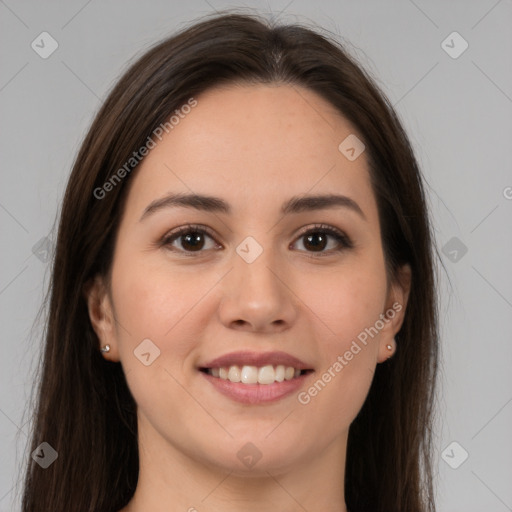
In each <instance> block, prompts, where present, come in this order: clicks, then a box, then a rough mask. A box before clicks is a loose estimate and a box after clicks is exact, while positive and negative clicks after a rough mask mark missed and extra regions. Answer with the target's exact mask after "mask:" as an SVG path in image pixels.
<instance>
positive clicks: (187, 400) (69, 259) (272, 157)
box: [23, 13, 437, 512]
mask: <svg viewBox="0 0 512 512" xmlns="http://www.w3.org/2000/svg"><path fill="white" fill-rule="evenodd" d="M433 252H434V250H433V242H432V237H431V231H430V224H429V219H428V212H427V206H426V202H425V196H424V191H423V186H422V181H421V175H420V171H419V169H418V165H417V162H416V160H415V157H414V155H413V152H412V149H411V146H410V143H409V141H408V139H407V136H406V134H405V133H404V131H403V129H402V127H401V125H400V122H399V120H398V119H397V116H396V114H395V113H394V111H393V109H392V107H391V106H390V104H389V103H388V101H387V100H386V99H385V97H384V96H383V94H382V93H381V92H380V91H379V90H378V89H377V87H376V86H375V85H374V84H373V82H372V81H371V79H370V78H369V77H368V76H367V75H366V74H365V72H364V71H363V70H362V69H361V68H360V67H359V66H358V65H357V64H356V63H355V62H354V61H353V60H352V59H351V58H350V57H349V56H348V55H347V54H346V53H345V52H344V50H343V48H342V47H341V46H340V45H339V44H338V43H336V42H335V41H329V40H328V39H327V38H325V37H323V36H321V35H320V34H318V33H316V32H314V31H312V30H310V29H307V28H304V27H300V26H297V25H291V26H273V27H272V26H269V25H268V23H267V22H266V21H265V20H261V19H259V18H257V17H256V16H245V15H238V14H230V13H227V14H222V15H218V16H215V17H213V18H211V19H207V20H206V21H204V20H203V21H201V22H199V23H196V24H195V25H193V26H192V27H190V28H188V29H187V30H184V31H182V32H181V33H179V34H177V35H175V36H173V37H171V38H169V39H167V40H165V41H163V42H161V43H159V44H158V45H156V46H155V47H153V48H152V49H150V50H149V51H148V52H147V53H146V54H145V55H143V56H142V57H141V58H140V59H139V60H138V61H137V62H135V63H134V64H133V65H132V66H131V67H130V69H128V71H127V72H126V73H125V74H124V76H123V77H122V78H121V79H120V80H119V81H118V83H117V85H116V86H115V87H114V89H113V90H112V92H111V93H110V95H109V97H108V98H107V100H106V101H105V103H104V105H103V106H102V108H101V110H100V111H99V113H98V114H97V116H96V119H95V120H94V122H93V124H92V126H91V128H90V130H89V133H88V134H87V136H86V138H85V141H84V142H83V145H82V147H81V149H80V151H79V154H78V156H77V159H76V163H75V165H74V168H73V171H72V174H71V177H70V179H69V183H68V186H67V190H66V194H65V198H64V204H63V209H62V214H61V220H60V227H59V234H58V240H57V248H56V257H55V262H54V266H53V277H52V286H51V297H50V302H49V311H48V324H47V332H46V349H45V354H44V361H43V366H42V375H41V384H40V388H39V389H38V403H37V408H36V411H35V421H34V429H33V440H32V445H31V453H32V457H31V459H30V465H29V467H28V469H27V474H26V480H25V489H24V496H23V510H24V512H29V511H30V512H34V511H36V510H37V511H64V510H72V511H74V512H78V511H107V512H112V511H115V512H118V511H120V510H121V511H122V512H140V511H147V510H151V511H155V512H158V511H163V510H165V511H178V510H183V511H185V510H189V511H194V510H197V511H199V512H202V511H210V510H211V511H214V510H215V511H218V510H222V511H231V510H246V511H252V510H258V511H261V510H283V511H284V510H286V511H295V510H307V511H309V512H314V511H317V510H322V511H347V510H348V511H350V512H362V511H371V512H384V511H386V512H426V511H433V510H434V508H435V507H434V501H433V490H432V482H431V475H432V473H431V462H430V454H431V452H430V442H431V439H430V436H431V425H432V412H433V397H434V385H435V375H436V362H437V310H436V302H435V281H434V272H433V261H432V255H433ZM42 443H47V444H44V445H42ZM49 454H51V457H50V455H49ZM43 461H44V463H43ZM43 466H46V467H43Z"/></svg>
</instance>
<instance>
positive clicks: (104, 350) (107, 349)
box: [101, 345, 110, 352]
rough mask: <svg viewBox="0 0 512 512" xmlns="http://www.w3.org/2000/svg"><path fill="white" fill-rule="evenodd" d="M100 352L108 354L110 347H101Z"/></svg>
mask: <svg viewBox="0 0 512 512" xmlns="http://www.w3.org/2000/svg"><path fill="white" fill-rule="evenodd" d="M101 352H110V345H105V346H104V347H101Z"/></svg>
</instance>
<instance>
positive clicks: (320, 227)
mask: <svg viewBox="0 0 512 512" xmlns="http://www.w3.org/2000/svg"><path fill="white" fill-rule="evenodd" d="M190 233H195V234H203V235H204V234H206V235H208V236H209V237H210V238H212V239H213V240H214V241H215V235H214V233H213V232H212V231H211V230H210V228H208V227H207V226H203V225H201V224H187V225H185V226H181V227H180V228H178V229H176V230H175V231H172V232H170V233H168V234H166V235H165V236H164V237H163V238H162V240H161V242H160V244H159V245H161V246H165V247H169V248H170V250H172V251H177V252H181V253H182V254H184V255H185V256H186V257H194V256H196V255H197V254H201V253H204V252H205V251H204V250H199V251H184V250H182V249H176V248H175V247H172V248H171V247H170V246H171V243H172V242H174V241H175V240H177V239H179V238H180V237H182V236H183V235H187V234H190ZM318 233H322V234H327V235H330V236H331V237H332V238H334V239H335V240H336V242H338V244H339V245H340V247H338V248H336V249H330V250H328V251H320V252H315V251H305V252H308V253H312V255H311V256H309V257H311V258H318V257H320V258H321V257H325V256H330V255H332V254H333V253H339V252H341V251H343V250H346V249H351V248H353V246H354V245H353V243H352V241H351V240H350V238H349V237H348V236H347V235H345V234H344V233H343V232H342V231H340V230H338V229H337V228H334V227H332V226H329V225H326V224H315V225H314V226H312V227H309V228H306V229H305V230H303V231H301V233H299V235H298V236H297V238H296V240H299V239H300V238H303V237H305V236H307V235H311V234H318ZM301 252H304V251H301Z"/></svg>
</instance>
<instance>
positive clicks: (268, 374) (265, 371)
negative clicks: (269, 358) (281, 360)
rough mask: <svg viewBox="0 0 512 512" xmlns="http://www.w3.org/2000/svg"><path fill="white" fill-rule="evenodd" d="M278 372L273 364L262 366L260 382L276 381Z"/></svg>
mask: <svg viewBox="0 0 512 512" xmlns="http://www.w3.org/2000/svg"><path fill="white" fill-rule="evenodd" d="M275 377H276V372H275V371H274V367H273V366H272V365H269V366H262V367H261V368H260V370H259V372H258V382H259V383H260V384H272V383H273V382H274V381H275Z"/></svg>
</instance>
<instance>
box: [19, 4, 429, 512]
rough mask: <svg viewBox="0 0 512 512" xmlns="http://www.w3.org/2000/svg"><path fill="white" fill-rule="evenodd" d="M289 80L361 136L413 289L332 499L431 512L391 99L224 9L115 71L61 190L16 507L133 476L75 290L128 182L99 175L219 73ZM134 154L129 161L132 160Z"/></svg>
mask: <svg viewBox="0 0 512 512" xmlns="http://www.w3.org/2000/svg"><path fill="white" fill-rule="evenodd" d="M234 82H238V83H273V84H277V83H284V84H290V85H292V86H293V85H300V86H302V87H306V88H308V89H310V90H311V91H314V92H316V93H317V94H318V95H320V96H321V97H322V98H324V99H325V100H327V101H328V102H329V103H331V104H332V105H333V106H334V107H336V109H337V110H338V111H339V112H340V114H341V115H343V116H344V117H345V118H346V119H348V120H349V121H350V122H351V123H352V124H353V125H354V126H355V127H356V128H357V130H358V132H359V133H360V134H361V135H362V137H363V140H364V144H365V145H366V152H365V155H366V157H367V159H368V162H369V166H370V174H371V181H372V186H373V190H374V193H375V196H376V199H377V204H378V210H379V216H380V223H381V232H382V244H383V248H384V253H385V258H386V264H387V268H388V272H389V277H390V278H391V279H393V278H396V276H397V275H398V274H397V270H398V269H399V267H400V265H402V264H404V263H409V265H410V266H411V269H412V285H411V292H410V295H409V301H408V305H407V310H406V315H405V319H404V323H403V325H402V328H401V330H400V332H399V333H398V335H397V336H396V340H397V347H398V349H397V353H396V354H395V356H394V357H393V358H391V359H390V360H389V361H388V362H386V363H385V364H379V365H377V369H376V373H375V376H374V380H373V383H372V386H371V389H370V391H369V395H368V397H367V399H366V401H365V403H364V405H363V407H362V409H361V411H360V413H359V415H358V416H357V418H356V419H355V420H354V422H353V424H352V425H351V427H350V432H349V439H348V448H347V460H346V474H345V497H346V503H347V507H348V508H349V510H350V511H351V512H364V511H371V512H427V511H428V512H432V511H434V510H435V505H434V500H433V486H432V463H431V443H432V439H431V437H432V424H433V405H434V401H435V396H434V390H435V377H436V373H437V358H438V323H437V321H438V320H437V318H438V312H437V302H436V292H435V286H436V285H435V282H436V279H435V273H434V266H433V255H434V252H435V249H434V245H433V236H432V232H431V227H430V221H429V216H428V210H427V204H426V197H425V192H424V188H423V187H424V185H423V184H422V177H421V175H420V170H419V167H418V164H417V161H416V159H415V156H414V154H413V151H412V148H411V144H410V142H409V140H408V138H407V135H406V134H405V133H404V130H403V128H402V126H401V124H400V121H399V119H398V117H397V115H396V113H395V112H394V110H393V108H392V106H391V104H390V102H389V101H388V100H387V98H386V97H385V95H384V94H383V93H382V92H381V91H380V90H379V89H378V87H377V86H376V85H375V83H374V81H373V79H372V78H371V77H370V76H369V74H368V73H367V72H366V71H364V70H363V69H362V68H361V66H360V65H358V64H357V63H356V62H355V60H354V59H353V58H352V57H350V56H349V54H348V53H347V51H346V50H345V49H344V48H343V45H342V44H341V43H339V42H337V41H335V40H334V39H331V38H329V37H326V36H324V35H321V34H320V32H319V31H315V30H312V29H310V28H307V27H304V26H300V25H297V24H294V25H278V24H274V23H270V22H269V21H268V20H266V19H264V18H261V17H259V16H257V15H241V14H238V13H233V12H224V13H222V14H220V15H215V16H213V17H208V18H207V19H203V20H201V21H199V22H196V23H195V24H194V25H192V26H190V27H188V28H187V29H184V30H182V31H181V32H180V33H178V34H177V35H173V36H172V37H170V38H168V39H166V40H164V41H162V42H159V43H158V44H156V45H155V46H153V47H152V48H151V49H150V50H149V51H147V52H146V53H145V54H144V55H143V56H142V57H140V58H139V59H138V60H137V61H136V62H135V63H133V64H132V65H131V66H130V67H129V68H128V70H127V71H126V72H125V73H124V74H123V76H122V77H121V78H120V79H119V80H118V82H117V84H116V85H115V86H114V88H113V90H112V91H111V92H110V94H109V95H108V97H107V99H106V100H105V102H104V104H103V105H102V107H101V109H100V110H99V112H98V113H97V115H96V117H95V119H94V121H93V123H92V126H91V127H90V129H89V132H88V133H87V135H86V137H85V140H84V141H83V143H82V146H81V148H80V151H79V153H78V155H77V158H76V161H75V163H74V167H73V170H72V173H71V176H70V178H69V182H68V185H67V189H66V193H65V197H64V202H63V206H62V211H61V215H60V224H59V230H58V237H57V243H56V249H55V257H54V261H53V270H52V278H51V283H50V290H49V301H48V305H47V310H46V324H45V325H46V328H45V333H44V335H45V343H46V344H45V347H44V353H43V356H44V357H43V360H42V364H41V367H40V368H39V372H40V374H38V375H37V382H38V386H37V389H36V390H35V393H36V396H37V401H36V404H35V410H34V412H33V426H32V441H31V447H30V453H32V451H33V450H35V449H36V447H38V446H39V445H40V444H41V443H42V442H47V443H49V444H50V445H51V446H52V447H53V448H54V449H55V450H56V451H57V452H58V459H57V460H56V461H55V462H54V463H53V464H52V465H51V466H50V467H48V468H47V469H42V468H41V467H40V466H39V465H38V464H37V463H36V462H34V461H33V460H32V458H29V459H28V466H27V469H26V475H25V481H24V489H23V508H22V510H23V512H36V511H37V512H55V511H58V512H63V511H68V510H69V511H73V512H98V511H105V512H112V511H114V512H117V511H118V510H119V509H121V508H122V507H123V506H125V505H126V504H127V502H128V501H129V500H130V498H131V497H132V495H133V493H134V492H135V488H136V485H137V479H138V462H139V461H138V452H137V449H138V443H137V421H136V404H135V402H134V400H133V397H132V396H131V393H130V391H129V389H128V386H127V383H126V380H125V376H124V374H123V371H122V367H121V365H120V363H112V362H109V361H106V360H105V359H104V358H103V357H102V356H101V354H100V353H99V351H98V347H99V341H98V339H97V337H96V335H95V333H94V331H93V329H92V327H91V323H90V320H89V315H88V310H87V306H86V302H85V298H84V295H83V290H84V287H85V286H86V285H87V283H88V282H90V280H91V279H92V278H93V277H94V276H96V275H98V274H100V275H101V274H102V275H107V274H108V273H109V270H110V267H111V263H112V255H113V250H114V244H115V236H116V233H117V229H118V226H119V222H120V218H121V216H122V212H123V202H124V200H125V198H126V191H127V185H128V184H129V183H130V180H131V178H132V175H133V174H134V172H135V170H133V171H132V172H128V173H127V175H126V177H124V179H122V180H119V182H116V185H115V186H113V187H111V190H109V192H108V194H106V195H105V197H103V198H98V197H97V196H98V194H95V193H94V191H95V190H97V189H98V188H100V187H102V186H103V184H104V183H105V182H107V181H108V180H109V179H111V178H112V176H113V175H114V173H116V171H118V169H119V168H121V167H122V166H123V165H125V163H126V162H127V161H129V159H130V157H131V156H132V153H133V152H134V151H136V150H137V149H138V148H140V147H141V146H143V145H144V143H145V142H146V140H147V138H148V137H149V136H150V135H151V134H152V133H153V131H154V130H155V128H156V127H158V126H159V125H160V124H162V123H165V122H166V121H167V120H168V118H169V116H170V115H171V114H172V113H173V112H174V111H175V110H176V109H178V108H180V106H181V105H183V104H184V103H186V102H187V100H189V98H191V97H197V96H199V94H200V93H202V92H203V91H206V90H208V89H209V88H212V87H213V86H216V85H220V84H224V83H234ZM135 167H136V165H134V169H135Z"/></svg>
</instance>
